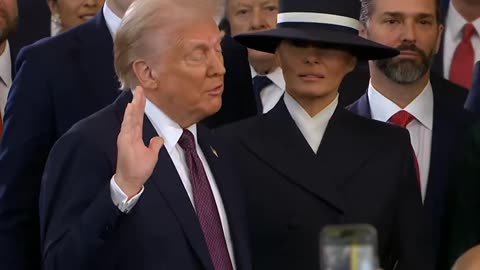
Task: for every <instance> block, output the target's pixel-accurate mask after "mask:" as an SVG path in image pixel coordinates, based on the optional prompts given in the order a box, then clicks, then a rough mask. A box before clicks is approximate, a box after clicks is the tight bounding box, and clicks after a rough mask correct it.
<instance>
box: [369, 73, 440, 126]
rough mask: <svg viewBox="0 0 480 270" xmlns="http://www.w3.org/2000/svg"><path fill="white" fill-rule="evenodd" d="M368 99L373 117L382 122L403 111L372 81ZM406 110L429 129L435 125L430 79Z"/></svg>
mask: <svg viewBox="0 0 480 270" xmlns="http://www.w3.org/2000/svg"><path fill="white" fill-rule="evenodd" d="M367 95H368V101H369V103H370V111H371V114H372V118H373V119H375V120H379V121H382V122H387V121H388V119H390V117H392V116H393V115H394V114H395V113H397V112H398V111H401V110H402V108H400V107H399V106H398V105H397V104H395V103H393V102H392V101H391V100H389V99H388V98H386V97H385V96H383V95H382V94H381V93H380V92H378V91H377V90H376V89H375V88H374V87H373V85H372V83H371V82H370V84H369V86H368V92H367ZM403 110H404V111H407V112H408V113H410V114H411V115H413V116H414V117H415V119H417V121H418V122H420V124H422V125H423V126H424V127H426V128H427V129H429V130H432V127H433V91H432V85H431V84H430V81H429V82H428V83H427V85H426V86H425V88H424V89H423V91H422V92H421V93H420V95H418V96H417V97H416V98H415V99H414V100H413V101H412V102H410V104H408V105H407V106H406V107H405V108H403Z"/></svg>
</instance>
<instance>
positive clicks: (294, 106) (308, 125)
mask: <svg viewBox="0 0 480 270" xmlns="http://www.w3.org/2000/svg"><path fill="white" fill-rule="evenodd" d="M283 100H284V102H285V106H286V107H287V110H288V112H289V113H290V115H291V116H292V118H293V120H294V121H295V123H296V124H297V127H298V128H299V129H300V131H301V132H302V134H303V137H305V140H306V141H307V142H308V144H309V145H310V147H311V148H312V150H313V152H315V153H317V150H318V147H319V146H320V143H321V141H322V139H323V135H324V134H325V130H326V129H327V125H328V122H329V121H330V118H332V115H333V113H334V112H335V109H336V108H337V105H338V94H337V96H336V97H335V99H334V100H333V101H332V102H331V103H330V104H329V105H328V106H327V107H325V108H324V109H323V110H322V111H321V112H319V113H318V114H316V115H315V116H314V117H310V115H309V114H308V113H307V112H306V111H305V110H304V109H303V108H302V106H300V104H298V102H297V101H296V100H295V99H294V98H293V97H292V96H290V95H289V94H288V92H287V91H285V95H284V97H283Z"/></svg>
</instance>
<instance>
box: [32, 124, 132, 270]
mask: <svg viewBox="0 0 480 270" xmlns="http://www.w3.org/2000/svg"><path fill="white" fill-rule="evenodd" d="M86 137H87V136H82V135H81V134H80V133H79V132H75V131H73V132H69V133H67V134H66V135H65V136H63V137H62V138H61V139H60V140H59V141H58V142H57V143H56V144H55V146H54V147H53V149H52V152H51V153H50V155H49V158H48V161H47V165H46V167H45V173H44V176H43V180H42V189H41V194H40V221H41V234H42V247H43V252H42V253H43V267H44V269H46V270H54V269H58V270H62V269H70V270H75V269H78V270H84V269H96V268H95V265H97V264H98V263H99V260H100V258H101V257H102V252H104V249H105V248H104V246H105V243H106V242H107V240H108V238H109V235H110V234H111V232H113V231H114V229H115V226H116V225H117V224H118V222H119V221H120V220H121V218H122V216H123V215H124V214H122V213H121V212H120V211H119V210H118V208H117V207H116V206H115V205H114V204H113V202H112V199H111V194H110V187H109V183H110V179H111V177H112V175H113V174H114V171H115V167H114V164H115V162H116V161H115V160H116V158H115V157H112V153H110V156H109V155H108V154H107V152H108V151H105V148H106V147H105V145H102V143H96V142H95V139H94V138H90V139H87V138H86ZM113 143H115V141H114V142H113ZM112 148H113V147H112Z"/></svg>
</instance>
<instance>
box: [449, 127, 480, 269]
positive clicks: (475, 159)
mask: <svg viewBox="0 0 480 270" xmlns="http://www.w3.org/2000/svg"><path fill="white" fill-rule="evenodd" d="M456 165H457V166H456V170H455V173H454V174H453V175H452V181H455V182H454V183H452V188H451V189H450V191H449V193H450V195H451V196H450V201H449V202H450V204H449V206H448V210H449V211H448V212H447V225H448V227H447V228H448V230H447V242H446V244H445V248H446V256H445V265H444V266H445V267H444V268H442V269H450V267H451V266H452V264H453V263H454V262H455V261H456V260H457V259H458V258H459V257H460V256H461V255H462V254H464V253H465V252H466V251H467V250H469V249H470V248H472V247H474V246H477V245H479V244H480V218H479V216H478V215H477V213H478V210H479V209H480V197H479V196H478V194H479V190H480V181H479V179H480V123H476V124H475V125H474V126H473V127H472V129H471V130H470V131H469V133H468V135H467V139H466V143H465V145H464V147H463V149H462V155H461V159H459V161H458V162H457V164H456ZM476 249H477V250H478V247H477V248H476Z"/></svg>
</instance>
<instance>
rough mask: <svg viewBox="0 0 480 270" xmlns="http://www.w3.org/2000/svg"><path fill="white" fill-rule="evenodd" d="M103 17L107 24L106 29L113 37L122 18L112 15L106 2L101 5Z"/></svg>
mask: <svg viewBox="0 0 480 270" xmlns="http://www.w3.org/2000/svg"><path fill="white" fill-rule="evenodd" d="M102 12H103V17H105V22H106V23H107V28H108V31H109V32H110V34H111V35H112V37H115V33H117V30H118V28H120V24H121V23H122V18H120V17H118V16H117V15H115V13H113V11H112V10H111V9H110V8H109V7H108V1H107V2H105V4H104V5H103V10H102Z"/></svg>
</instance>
